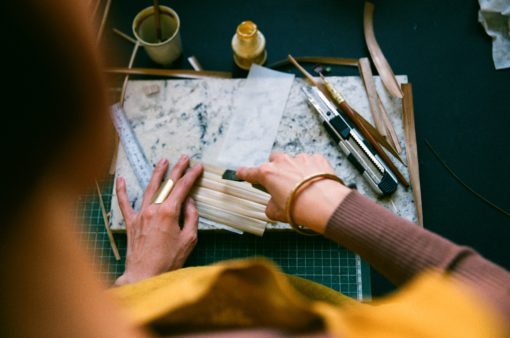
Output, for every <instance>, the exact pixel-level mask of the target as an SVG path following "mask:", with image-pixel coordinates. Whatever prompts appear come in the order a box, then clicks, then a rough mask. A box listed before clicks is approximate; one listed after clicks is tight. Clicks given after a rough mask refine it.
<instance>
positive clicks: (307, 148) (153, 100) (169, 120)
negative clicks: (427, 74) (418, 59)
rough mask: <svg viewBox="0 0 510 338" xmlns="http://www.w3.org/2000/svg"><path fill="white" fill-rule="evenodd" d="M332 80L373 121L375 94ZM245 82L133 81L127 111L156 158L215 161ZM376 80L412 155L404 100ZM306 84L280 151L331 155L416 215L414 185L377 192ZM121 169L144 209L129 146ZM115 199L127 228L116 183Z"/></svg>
mask: <svg viewBox="0 0 510 338" xmlns="http://www.w3.org/2000/svg"><path fill="white" fill-rule="evenodd" d="M397 79H398V81H399V82H401V83H403V82H407V76H404V75H401V76H397ZM329 80H330V81H331V82H332V83H333V85H334V86H335V87H337V88H338V89H339V90H340V91H341V92H342V94H343V95H344V97H345V98H346V99H347V101H348V102H349V103H350V104H351V106H353V108H354V109H356V110H357V111H358V112H359V113H360V114H361V115H363V116H364V117H365V118H366V119H367V120H369V121H372V118H371V116H370V109H369V104H368V99H367V96H366V94H365V90H364V88H363V83H362V81H361V79H360V78H359V77H358V76H349V77H330V78H329ZM245 81H246V80H245V79H201V80H167V81H161V80H158V81H131V82H129V85H128V88H127V95H126V102H125V111H126V114H127V117H128V119H129V120H130V122H131V124H132V126H133V130H134V132H135V134H136V135H137V137H138V139H139V142H140V144H141V146H142V148H143V150H144V152H145V154H146V156H147V159H148V160H149V161H150V162H151V163H152V164H153V165H154V164H155V163H157V161H158V160H159V159H160V158H162V157H165V158H168V159H169V160H170V162H171V163H173V162H175V161H176V160H177V159H178V157H179V155H180V154H187V155H189V156H190V157H191V158H193V159H197V160H201V159H205V160H206V161H207V160H208V159H210V160H214V158H215V156H216V154H218V149H219V148H220V147H221V144H222V141H223V139H224V138H225V131H226V130H227V128H228V125H229V121H230V119H231V117H232V115H233V114H234V113H235V112H234V111H233V108H232V107H233V102H234V99H235V97H236V94H237V93H238V92H239V90H240V89H241V88H242V86H243V84H244V82H245ZM375 83H376V88H377V91H378V92H379V94H380V95H381V99H382V101H383V104H384V105H385V107H386V109H387V110H388V114H389V118H390V120H391V121H392V123H393V125H394V127H395V131H396V133H397V136H398V138H399V140H400V143H401V145H402V147H403V148H404V150H403V154H402V158H403V159H405V146H404V132H403V126H402V109H401V103H400V100H399V99H395V98H393V97H391V96H390V95H389V94H388V93H387V92H386V90H385V89H384V87H383V85H382V83H381V81H380V79H379V77H377V76H376V77H375ZM304 84H305V83H304V81H303V80H301V79H295V80H294V82H293V84H292V88H291V90H290V94H289V97H288V100H287V104H286V107H285V111H284V113H283V116H282V119H281V122H280V125H279V127H278V133H277V136H276V140H275V142H274V145H273V150H276V151H283V152H286V153H289V154H298V153H300V152H305V153H320V154H322V155H324V156H325V157H326V158H327V159H328V160H329V161H330V163H331V164H332V165H333V167H334V168H335V171H336V173H337V174H338V176H339V177H341V178H342V179H343V180H344V181H345V182H346V183H355V184H356V186H357V189H358V191H359V192H360V193H362V194H364V195H366V196H368V197H369V198H371V199H373V200H375V201H376V202H377V203H379V204H381V205H382V206H384V207H386V208H388V209H390V210H392V211H393V212H395V213H396V214H398V215H400V216H402V217H404V218H406V219H408V220H410V221H412V222H416V208H415V204H414V200H413V196H412V191H411V189H405V188H403V187H402V186H401V185H399V187H398V189H397V191H396V192H395V193H394V194H393V195H392V196H391V197H390V198H384V199H381V198H378V197H377V195H376V194H375V193H374V192H373V191H372V190H371V189H370V187H369V186H368V183H366V182H365V180H364V179H363V178H362V177H361V176H360V175H359V174H358V173H357V171H356V169H355V168H354V167H353V166H352V165H351V163H350V162H349V161H348V160H347V159H346V157H345V156H344V155H343V153H342V152H341V151H340V149H339V148H338V147H337V146H336V145H335V144H334V143H333V142H332V140H331V138H330V137H329V135H328V134H327V132H326V131H325V129H324V127H323V126H322V124H321V121H320V119H319V117H318V116H317V114H316V113H315V112H314V111H313V110H312V109H311V108H310V107H309V106H308V104H307V103H306V101H305V98H304V96H303V94H302V92H301V90H300V87H301V86H303V85H304ZM148 85H158V86H160V91H159V93H157V94H155V95H152V96H146V95H145V94H144V91H143V88H144V87H145V86H148ZM249 128H254V126H249ZM260 132H261V133H263V132H264V131H263V130H260ZM390 156H391V155H390ZM396 165H397V167H398V168H399V169H400V170H401V172H402V173H403V174H404V176H406V177H408V171H407V168H405V167H404V166H403V165H402V164H400V163H398V162H396ZM119 175H120V176H122V177H124V178H125V179H126V181H127V186H128V195H129V198H130V200H131V201H132V204H133V207H134V208H135V209H138V208H139V206H140V204H141V196H142V193H143V192H142V190H141V188H140V187H139V185H138V182H137V180H136V177H135V175H134V173H133V171H132V169H131V167H130V165H129V162H128V161H127V158H126V155H125V153H124V150H123V149H122V147H119V151H118V156H117V167H116V176H119ZM111 205H112V210H111V226H112V229H113V230H122V229H124V222H123V219H122V215H121V213H120V210H119V207H118V203H117V196H116V194H115V189H114V192H113V194H112V203H111ZM271 227H273V228H284V229H286V228H289V226H288V225H287V224H282V223H277V224H275V225H271V226H270V227H269V228H271ZM199 228H200V229H213V228H214V226H213V225H211V224H210V223H209V222H201V223H200V226H199Z"/></svg>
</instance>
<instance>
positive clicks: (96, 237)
mask: <svg viewBox="0 0 510 338" xmlns="http://www.w3.org/2000/svg"><path fill="white" fill-rule="evenodd" d="M101 185H102V189H101V190H102V192H103V200H104V202H105V204H106V208H107V210H109V208H110V201H111V190H112V185H113V178H112V177H111V178H109V179H108V180H106V181H104V182H102V184H101ZM77 217H78V219H79V221H80V223H81V227H80V229H81V230H80V232H79V235H80V239H81V241H82V242H83V243H85V244H86V245H87V246H88V247H89V249H90V252H91V253H92V255H93V258H94V261H95V262H96V264H97V265H98V270H99V272H100V274H101V275H102V276H103V277H104V279H106V280H109V281H113V280H114V279H115V278H116V277H117V276H119V275H120V274H121V273H122V272H123V270H124V257H125V252H126V236H125V235H120V234H116V235H115V239H116V242H117V245H118V247H119V250H120V254H121V256H122V258H123V259H122V260H121V261H119V262H117V261H115V258H114V256H113V253H112V250H111V247H110V243H109V241H108V236H107V234H106V231H105V228H104V223H103V218H102V215H101V209H100V207H99V199H98V197H97V194H96V193H95V191H94V192H91V193H89V194H86V195H84V196H82V197H81V198H80V201H79V206H78V208H77ZM250 256H264V257H267V258H269V259H271V260H273V261H274V262H276V264H278V265H279V266H280V267H281V269H282V270H283V271H285V272H287V273H289V274H293V275H296V276H299V277H303V278H307V279H310V280H313V281H315V282H318V283H321V284H323V285H326V286H329V287H331V288H333V289H335V290H338V291H341V292H342V293H344V294H346V295H348V296H350V297H353V298H355V299H367V298H369V297H370V270H369V267H368V265H367V264H366V263H365V262H364V261H363V260H361V259H360V258H359V256H357V255H355V254H354V253H352V252H350V251H348V250H346V249H344V248H343V247H341V246H339V245H337V244H335V243H333V242H331V241H329V240H327V239H324V238H322V237H319V236H314V237H309V236H302V235H299V234H297V233H294V232H292V231H278V232H266V233H265V234H264V237H262V238H260V237H256V236H253V235H250V234H244V235H237V234H234V233H229V232H226V231H200V232H199V234H198V244H197V246H196V248H195V250H194V251H193V253H192V254H191V256H190V257H189V259H188V261H187V262H186V266H196V265H206V264H210V263H214V262H217V261H221V260H224V259H230V258H239V257H250Z"/></svg>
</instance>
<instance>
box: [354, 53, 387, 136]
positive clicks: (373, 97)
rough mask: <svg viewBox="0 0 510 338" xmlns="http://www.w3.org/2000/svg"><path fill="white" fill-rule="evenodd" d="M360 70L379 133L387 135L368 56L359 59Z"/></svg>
mask: <svg viewBox="0 0 510 338" xmlns="http://www.w3.org/2000/svg"><path fill="white" fill-rule="evenodd" d="M359 72H360V74H361V79H362V80H363V84H364V85H365V91H366V92H367V96H368V103H369V105H370V112H371V113H372V118H373V119H374V123H375V126H376V128H377V130H378V131H379V134H381V135H382V136H386V128H385V126H384V122H383V120H382V116H381V112H380V111H379V105H378V104H377V96H378V95H377V90H376V89H375V82H374V76H373V75H372V69H371V68H370V61H369V60H368V58H361V59H359Z"/></svg>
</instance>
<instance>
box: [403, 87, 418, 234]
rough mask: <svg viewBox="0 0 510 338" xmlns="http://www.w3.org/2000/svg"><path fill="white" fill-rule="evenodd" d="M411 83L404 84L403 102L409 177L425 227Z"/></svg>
mask: <svg viewBox="0 0 510 338" xmlns="http://www.w3.org/2000/svg"><path fill="white" fill-rule="evenodd" d="M412 88H413V87H412V85H411V84H410V83H403V84H402V92H403V94H404V98H403V100H402V119H403V122H404V132H405V140H406V153H407V163H408V165H409V177H410V178H411V184H412V185H413V196H414V201H415V202H416V213H417V216H418V224H419V225H421V226H423V209H422V201H421V185H420V165H419V162H418V148H417V146H416V129H415V125H414V105H413V89H412Z"/></svg>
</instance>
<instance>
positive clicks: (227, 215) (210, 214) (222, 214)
mask: <svg viewBox="0 0 510 338" xmlns="http://www.w3.org/2000/svg"><path fill="white" fill-rule="evenodd" d="M196 206H197V208H198V213H199V214H200V216H202V217H205V218H208V219H210V220H212V221H215V222H219V223H223V224H226V225H228V226H231V227H233V228H236V229H239V230H242V231H244V232H249V233H252V234H254V235H257V236H262V235H263V234H264V230H265V228H266V225H267V223H266V222H264V221H261V220H258V219H254V218H250V217H246V216H242V215H239V214H236V213H233V212H228V211H225V210H221V209H219V208H216V207H213V206H210V205H207V204H204V203H201V202H196Z"/></svg>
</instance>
